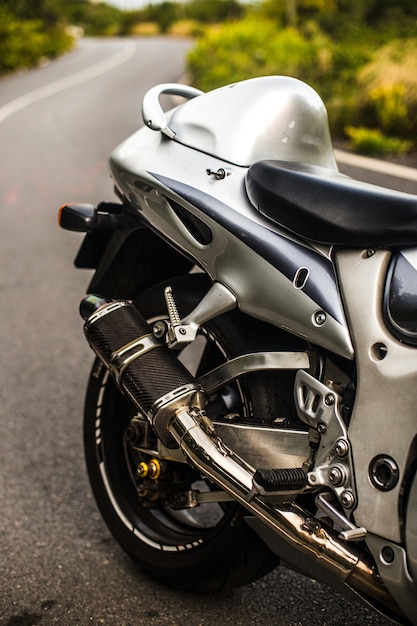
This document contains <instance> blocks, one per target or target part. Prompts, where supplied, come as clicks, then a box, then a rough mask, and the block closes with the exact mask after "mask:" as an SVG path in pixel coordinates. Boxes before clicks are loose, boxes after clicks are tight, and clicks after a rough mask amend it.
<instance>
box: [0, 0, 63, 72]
mask: <svg viewBox="0 0 417 626" xmlns="http://www.w3.org/2000/svg"><path fill="white" fill-rule="evenodd" d="M71 45H72V38H71V37H70V36H69V35H68V34H66V32H65V30H64V29H63V28H62V27H60V26H59V25H56V26H54V27H52V28H50V29H45V27H44V24H43V22H42V21H41V20H36V19H32V20H17V19H16V18H15V16H14V15H13V14H12V13H11V12H10V11H8V10H7V9H5V8H4V7H0V73H6V72H12V71H14V70H16V69H19V68H23V67H24V68H26V67H30V66H32V65H35V64H36V63H37V62H38V61H39V59H41V58H42V57H54V56H56V55H58V54H60V53H62V52H64V51H65V50H67V49H68V48H69V47H70V46H71Z"/></svg>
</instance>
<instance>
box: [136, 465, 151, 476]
mask: <svg viewBox="0 0 417 626" xmlns="http://www.w3.org/2000/svg"><path fill="white" fill-rule="evenodd" d="M137 472H138V476H139V478H145V476H147V475H148V472H149V467H148V465H146V463H145V462H144V461H142V463H139V465H138V469H137Z"/></svg>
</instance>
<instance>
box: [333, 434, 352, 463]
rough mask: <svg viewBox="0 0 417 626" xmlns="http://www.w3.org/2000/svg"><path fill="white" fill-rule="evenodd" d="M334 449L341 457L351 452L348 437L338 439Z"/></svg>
mask: <svg viewBox="0 0 417 626" xmlns="http://www.w3.org/2000/svg"><path fill="white" fill-rule="evenodd" d="M334 451H335V452H336V454H337V456H338V457H339V458H340V459H342V458H343V457H344V456H346V455H347V453H348V452H349V444H348V442H347V441H346V439H338V440H337V441H336V443H335V444H334Z"/></svg>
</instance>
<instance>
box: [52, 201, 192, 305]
mask: <svg viewBox="0 0 417 626" xmlns="http://www.w3.org/2000/svg"><path fill="white" fill-rule="evenodd" d="M60 224H61V226H62V228H65V229H67V230H78V231H84V232H87V234H86V235H85V237H84V240H83V242H82V244H81V247H80V249H79V251H78V254H77V256H76V258H75V261H74V264H75V266H76V267H78V268H85V269H94V270H95V273H94V275H93V277H92V279H91V282H90V284H89V287H88V291H89V292H90V293H99V294H101V295H102V296H104V297H106V298H116V299H129V300H133V299H134V298H135V297H136V296H137V295H138V294H139V293H140V292H141V291H143V290H144V289H147V288H148V287H150V286H151V285H153V284H155V283H157V282H160V281H162V280H166V279H169V278H171V277H173V276H177V275H179V274H185V273H187V272H189V271H190V269H191V267H192V266H193V262H192V261H190V260H189V259H187V258H186V257H185V256H184V255H182V254H181V253H180V252H178V251H177V250H176V249H174V248H172V247H171V246H170V245H168V244H167V243H166V242H165V241H164V240H163V239H161V238H160V237H159V236H158V235H156V234H155V233H154V232H153V231H151V230H150V229H149V228H148V227H147V226H146V225H145V224H144V223H143V222H142V220H141V219H140V218H139V217H138V216H136V215H132V212H131V210H130V209H129V207H127V206H126V205H116V204H114V205H113V204H107V203H101V204H100V205H98V207H97V208H95V207H93V206H92V205H66V206H65V207H63V208H61V217H60Z"/></svg>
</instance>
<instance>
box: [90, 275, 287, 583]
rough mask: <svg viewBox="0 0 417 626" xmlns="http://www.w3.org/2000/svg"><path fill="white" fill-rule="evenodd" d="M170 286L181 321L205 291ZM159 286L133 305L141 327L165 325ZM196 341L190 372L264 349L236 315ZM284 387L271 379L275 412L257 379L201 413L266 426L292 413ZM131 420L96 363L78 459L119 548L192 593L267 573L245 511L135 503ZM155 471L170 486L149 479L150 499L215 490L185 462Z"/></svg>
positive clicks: (268, 557) (229, 505)
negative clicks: (199, 346) (198, 347)
mask: <svg viewBox="0 0 417 626" xmlns="http://www.w3.org/2000/svg"><path fill="white" fill-rule="evenodd" d="M170 285H171V286H172V288H173V293H174V297H175V300H176V302H177V305H178V307H179V309H180V313H181V315H185V314H186V313H187V312H188V311H190V310H191V309H192V308H193V307H194V306H195V305H196V304H197V302H198V301H199V300H200V299H201V297H202V295H203V294H204V293H205V292H206V291H207V289H208V287H209V284H208V282H207V279H206V278H205V277H204V276H203V275H201V274H194V275H188V276H185V277H181V278H179V279H175V280H170ZM163 287H164V285H162V286H158V287H153V288H151V289H150V290H148V291H147V292H145V293H144V294H143V295H142V296H140V297H139V298H138V299H137V301H135V304H136V306H137V307H138V308H139V310H140V311H141V313H142V314H143V315H144V316H145V317H146V318H147V319H148V320H155V319H158V318H159V319H160V318H161V317H166V313H165V311H166V307H165V304H164V298H163ZM202 335H203V340H202V341H205V342H206V343H205V349H204V351H203V354H202V358H201V361H200V365H199V372H198V374H202V373H203V372H204V371H208V369H211V368H212V367H214V366H216V365H217V364H219V363H220V362H221V361H224V360H225V359H226V358H230V357H233V356H237V355H238V354H242V353H244V352H248V351H251V350H253V349H255V348H256V349H258V350H259V349H262V348H263V347H264V348H266V346H269V349H271V329H270V327H267V326H266V325H264V324H261V323H257V322H254V320H252V319H249V318H247V317H246V316H244V315H242V314H240V313H238V312H232V313H228V314H225V315H222V316H220V317H219V318H217V319H215V320H212V321H211V322H210V323H208V324H207V325H206V327H205V328H204V329H202ZM287 382H288V381H286V380H285V377H284V379H280V386H281V389H282V390H283V394H282V396H281V395H280V397H279V402H278V405H280V406H278V409H277V395H276V394H277V385H275V389H274V387H273V386H271V384H270V383H271V380H270V379H269V375H268V374H265V373H262V375H259V374H257V375H251V376H248V377H246V379H245V380H244V381H242V382H241V383H239V384H233V385H232V386H230V387H229V388H228V389H227V390H226V391H225V392H224V393H223V394H222V393H219V394H218V395H217V397H216V398H213V402H211V403H210V405H209V408H210V406H211V411H212V412H213V411H214V413H216V414H219V413H222V412H224V413H227V412H235V411H236V412H237V411H239V413H240V414H242V413H243V415H244V417H245V419H247V420H251V419H254V418H255V417H256V419H257V420H259V421H261V422H270V421H271V419H272V417H273V416H274V415H275V416H276V415H277V413H276V412H275V411H277V410H278V411H287V413H288V414H289V413H290V412H291V409H290V407H289V405H290V400H289V398H290V397H291V396H292V389H291V385H290V386H289V390H288V389H287ZM271 389H274V391H271ZM285 394H287V395H288V398H287V399H285V397H284V396H285ZM213 407H214V408H213ZM208 412H209V411H208ZM134 414H135V411H134V409H132V407H131V405H130V404H129V403H128V402H127V401H126V400H125V399H124V397H123V396H122V395H121V393H120V392H119V391H118V389H117V388H116V386H115V384H114V383H113V381H112V379H111V377H110V376H109V375H108V372H107V370H106V369H105V368H104V367H103V366H102V364H101V363H100V362H99V361H96V362H95V364H94V366H93V369H92V373H91V376H90V380H89V384H88V389H87V396H86V403H85V418H84V445H85V455H86V462H87V468H88V474H89V478H90V482H91V486H92V490H93V493H94V496H95V498H96V501H97V504H98V507H99V509H100V511H101V514H102V516H103V519H104V521H105V523H106V524H107V526H108V528H109V529H110V531H111V532H112V534H113V535H114V537H115V539H116V540H117V541H118V543H119V544H120V545H121V546H122V547H123V548H124V549H125V550H126V551H127V552H128V553H129V554H130V555H131V556H132V557H133V558H134V559H135V560H136V561H137V562H138V563H139V564H140V565H141V566H142V568H144V569H145V570H146V571H147V572H149V573H150V574H152V575H153V576H155V577H157V578H158V579H159V580H162V581H164V582H166V583H168V584H170V585H171V586H174V587H177V588H182V589H191V590H193V591H201V592H214V591H218V590H221V589H226V588H234V587H238V586H241V585H245V584H247V583H249V582H252V581H254V580H256V579H257V578H259V577H261V576H263V575H265V574H266V573H267V572H268V571H270V570H271V569H272V568H273V567H275V566H276V565H277V558H276V557H275V556H274V555H272V553H271V552H270V551H269V549H268V548H267V547H266V545H265V544H264V543H263V542H262V541H261V540H260V539H259V537H258V536H257V535H256V534H255V533H254V532H253V531H252V530H251V529H250V528H249V527H248V525H247V524H246V522H245V520H244V516H245V511H244V510H243V509H242V508H241V507H240V506H239V505H237V504H236V503H234V502H224V503H221V504H219V503H214V504H213V503H212V504H203V505H200V506H199V507H196V508H195V509H184V510H183V511H181V510H180V511H173V510H172V508H170V506H167V505H166V503H161V502H162V501H159V502H158V497H160V498H161V497H162V496H160V495H159V496H158V497H157V498H156V500H157V501H156V502H155V503H154V505H153V508H152V503H151V502H149V501H147V500H146V498H145V499H144V498H143V497H142V498H140V497H139V495H138V489H139V490H141V493H142V496H143V493H147V490H146V489H145V488H144V484H143V481H142V483H141V480H140V479H138V477H137V475H136V474H135V468H136V466H137V462H138V460H140V458H139V459H138V455H137V453H136V452H135V454H134V453H133V450H132V449H131V446H130V444H129V442H128V441H126V437H125V432H126V428H127V426H128V425H129V423H130V420H131V418H132V417H133V416H134ZM209 414H210V412H209ZM144 460H149V459H148V458H144ZM166 466H169V467H168V468H167V467H166ZM164 467H165V469H166V470H167V471H166V472H165V476H166V477H168V478H166V479H165V480H166V481H168V480H169V479H170V478H171V479H172V477H173V476H175V481H176V482H175V484H174V483H170V484H168V482H165V483H163V478H161V479H158V480H157V481H154V483H153V484H158V481H159V487H158V489H159V491H158V493H159V494H160V493H162V492H163V487H164V486H166V487H167V488H168V490H169V488H172V487H174V488H175V487H176V485H182V487H181V488H182V489H185V490H186V489H189V488H190V487H191V485H193V486H194V485H195V483H197V482H198V483H199V484H198V486H199V487H202V490H215V489H216V487H215V486H213V485H211V484H209V483H207V482H202V478H201V477H200V476H199V475H197V474H196V472H195V471H194V470H192V469H191V468H190V467H189V466H188V465H186V464H183V463H174V462H172V461H170V462H169V463H166V462H165V465H164ZM147 480H148V482H149V479H147ZM146 497H148V496H146Z"/></svg>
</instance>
